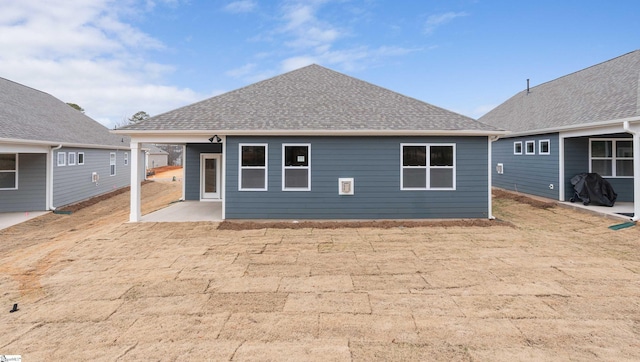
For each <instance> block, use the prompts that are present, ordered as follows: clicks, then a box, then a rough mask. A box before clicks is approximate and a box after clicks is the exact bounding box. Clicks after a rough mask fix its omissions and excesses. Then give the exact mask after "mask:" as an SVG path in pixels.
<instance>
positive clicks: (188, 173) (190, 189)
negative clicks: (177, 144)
mask: <svg viewBox="0 0 640 362" xmlns="http://www.w3.org/2000/svg"><path fill="white" fill-rule="evenodd" d="M186 153H187V154H186V157H185V166H184V171H183V172H184V182H185V195H184V198H185V200H200V154H201V153H222V144H221V143H213V144H211V143H191V144H187V146H186ZM221 172H224V171H222V170H221Z"/></svg>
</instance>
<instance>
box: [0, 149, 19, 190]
mask: <svg viewBox="0 0 640 362" xmlns="http://www.w3.org/2000/svg"><path fill="white" fill-rule="evenodd" d="M5 154H6V155H15V156H16V169H15V170H0V173H9V172H12V173H13V174H14V179H15V185H16V186H15V187H3V188H0V190H2V191H11V190H17V189H18V168H19V161H20V155H18V154H17V153H5Z"/></svg>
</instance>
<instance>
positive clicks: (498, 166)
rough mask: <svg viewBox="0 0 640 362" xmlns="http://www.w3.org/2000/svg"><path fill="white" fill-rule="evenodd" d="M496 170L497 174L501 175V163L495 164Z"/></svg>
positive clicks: (502, 167)
mask: <svg viewBox="0 0 640 362" xmlns="http://www.w3.org/2000/svg"><path fill="white" fill-rule="evenodd" d="M496 172H497V173H498V174H499V175H502V174H503V173H504V165H503V164H501V163H499V164H497V165H496Z"/></svg>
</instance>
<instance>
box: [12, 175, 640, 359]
mask: <svg viewBox="0 0 640 362" xmlns="http://www.w3.org/2000/svg"><path fill="white" fill-rule="evenodd" d="M180 188H181V186H180V183H178V182H164V183H163V182H152V183H149V184H146V185H144V186H143V187H142V191H143V192H142V194H143V213H146V212H149V211H150V210H154V209H157V208H160V207H163V206H165V205H167V204H168V203H169V202H171V201H174V200H176V199H177V198H178V197H179V195H180ZM128 197H129V194H128V193H124V194H121V195H117V196H115V197H113V198H110V199H107V200H103V201H101V202H100V203H98V204H95V205H92V206H88V207H86V208H84V209H81V210H79V211H77V212H74V213H73V214H72V215H53V214H49V215H45V216H43V217H40V218H36V219H33V220H31V221H28V222H26V223H23V224H20V225H17V226H14V227H12V228H9V229H5V230H2V231H0V271H1V273H0V307H1V308H4V310H1V311H0V325H1V326H2V337H0V354H20V355H22V357H23V360H24V361H45V360H46V361H50V360H98V361H137V360H161V361H177V360H180V361H182V360H189V361H199V360H212V361H269V360H270V361H281V360H285V361H375V360H391V361H427V360H428V361H452V360H453V361H516V360H535V361H548V360H554V361H557V360H577V361H594V360H603V361H625V360H627V361H635V360H639V359H640V251H639V247H640V227H639V226H635V227H630V228H626V229H622V230H618V231H613V230H610V229H608V226H610V225H612V224H615V223H619V222H621V221H618V220H613V219H607V218H602V217H598V216H594V215H592V214H588V213H581V212H579V211H573V210H569V209H564V208H560V207H546V206H545V207H542V206H540V205H530V204H527V203H524V202H523V201H525V200H519V201H518V200H514V199H513V198H509V197H506V196H504V195H502V196H500V197H499V198H496V199H495V201H494V207H495V210H494V213H495V215H496V216H497V217H498V218H499V219H500V220H501V221H502V222H496V223H495V226H486V225H482V226H451V225H449V226H446V225H445V226H429V227H423V226H418V227H403V226H392V227H387V228H372V227H361V228H334V229H331V228H312V227H307V228H299V229H281V228H261V229H251V230H219V229H218V228H217V226H218V225H217V224H214V223H173V224H171V223H165V224H159V223H140V224H129V223H127V222H126V221H127V219H128ZM547 206H548V205H547ZM414 226H415V225H414ZM13 303H18V307H19V310H18V311H17V312H15V313H9V310H10V309H11V307H12V306H13Z"/></svg>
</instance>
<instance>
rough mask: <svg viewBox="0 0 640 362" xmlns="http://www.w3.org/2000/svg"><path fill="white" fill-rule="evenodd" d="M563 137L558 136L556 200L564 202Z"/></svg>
mask: <svg viewBox="0 0 640 362" xmlns="http://www.w3.org/2000/svg"><path fill="white" fill-rule="evenodd" d="M564 140H565V138H564V136H563V135H562V134H558V165H559V166H558V176H559V177H558V200H560V201H564V192H565V191H564V177H565V176H564Z"/></svg>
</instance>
